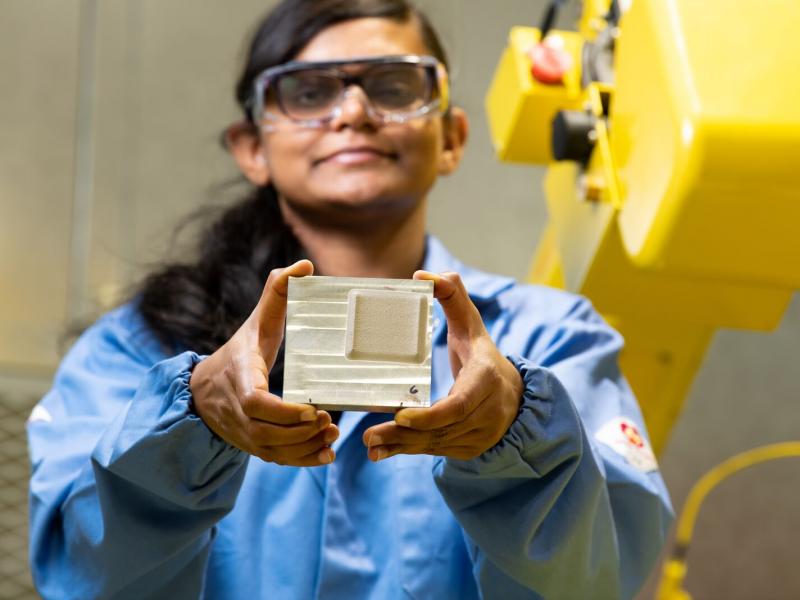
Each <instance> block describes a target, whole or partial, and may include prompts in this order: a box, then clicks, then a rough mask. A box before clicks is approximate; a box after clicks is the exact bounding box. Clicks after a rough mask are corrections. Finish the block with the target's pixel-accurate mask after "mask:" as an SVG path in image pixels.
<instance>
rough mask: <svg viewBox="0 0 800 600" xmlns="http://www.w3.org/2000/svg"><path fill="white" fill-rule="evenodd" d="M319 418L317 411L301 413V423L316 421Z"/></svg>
mask: <svg viewBox="0 0 800 600" xmlns="http://www.w3.org/2000/svg"><path fill="white" fill-rule="evenodd" d="M316 418H317V411H316V410H306V411H304V412H301V413H300V420H301V421H314V420H316Z"/></svg>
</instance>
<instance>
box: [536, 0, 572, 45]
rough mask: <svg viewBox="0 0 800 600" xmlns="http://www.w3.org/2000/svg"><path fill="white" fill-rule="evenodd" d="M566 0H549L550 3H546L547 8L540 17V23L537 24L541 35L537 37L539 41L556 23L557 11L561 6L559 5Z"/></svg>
mask: <svg viewBox="0 0 800 600" xmlns="http://www.w3.org/2000/svg"><path fill="white" fill-rule="evenodd" d="M565 1H566V0H550V4H548V5H547V8H546V9H545V11H544V17H542V23H541V25H539V31H540V32H541V36H540V37H539V41H540V42H541V41H543V40H544V38H545V36H546V35H547V34H548V33H549V32H550V30H551V29H552V28H553V25H555V24H556V19H557V18H558V11H559V9H560V8H561V5H562V4H564V2H565Z"/></svg>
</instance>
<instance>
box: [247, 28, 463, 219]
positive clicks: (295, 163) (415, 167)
mask: <svg viewBox="0 0 800 600" xmlns="http://www.w3.org/2000/svg"><path fill="white" fill-rule="evenodd" d="M399 54H418V55H425V54H430V50H428V48H426V47H425V44H424V42H423V40H422V36H421V33H420V28H419V25H418V24H417V21H416V19H411V20H410V21H409V22H407V23H398V22H396V21H392V20H389V19H379V18H369V19H357V20H352V21H346V22H343V23H339V24H336V25H333V26H331V27H328V28H327V29H324V30H323V31H322V32H320V33H319V34H317V35H316V36H315V37H314V38H313V39H312V40H311V42H309V44H308V45H307V46H305V47H304V48H303V50H302V51H301V52H300V53H299V54H298V55H297V56H296V57H295V58H296V60H303V61H322V60H342V59H348V58H354V57H372V56H385V55H399ZM365 101H366V98H365V97H364V96H363V94H362V93H361V91H360V90H359V93H353V94H348V95H347V96H346V98H345V100H344V101H343V104H342V107H341V109H342V110H341V112H340V115H339V116H338V117H336V118H334V119H333V120H332V121H331V122H330V123H328V124H327V126H325V127H322V128H319V129H308V128H302V127H300V126H296V125H294V124H293V123H286V124H285V125H283V124H282V126H281V127H280V128H279V129H278V130H277V131H272V132H269V133H266V132H265V133H262V136H261V144H260V148H259V149H258V151H260V152H261V154H262V155H263V157H264V161H263V164H264V167H265V169H266V172H267V176H268V177H269V180H270V181H271V182H272V183H273V184H274V185H275V187H276V188H277V190H278V192H279V194H280V196H281V197H282V199H283V200H284V201H285V202H288V203H289V204H290V205H292V207H293V208H295V209H296V210H300V211H302V212H304V213H306V214H308V213H309V212H310V213H312V214H316V215H321V216H325V217H327V218H331V219H334V220H335V219H336V218H337V217H339V218H344V219H348V218H352V219H354V220H356V221H357V220H359V219H358V218H357V215H358V216H369V215H370V214H372V215H373V216H374V215H375V214H383V215H385V214H387V212H398V211H400V212H404V211H408V210H411V209H412V208H413V207H414V206H416V205H417V203H418V202H419V201H420V200H421V199H423V198H424V197H425V196H426V195H427V193H428V190H429V189H430V188H431V187H432V186H433V184H434V182H435V180H436V178H437V176H438V175H439V174H447V173H449V172H450V171H452V170H454V169H455V167H456V166H457V163H458V159H459V158H460V156H461V151H462V147H463V142H464V138H465V136H466V121H465V120H464V117H463V113H462V112H460V111H458V110H457V109H456V112H457V117H456V118H455V119H454V121H455V122H456V124H455V125H451V124H448V125H447V126H445V122H444V119H443V118H442V117H441V116H440V115H437V116H434V117H429V118H424V117H423V118H417V119H412V120H410V121H408V122H406V123H402V124H397V123H391V124H383V123H380V122H378V121H375V120H373V119H372V118H371V117H370V116H369V115H368V114H367V111H366V107H365V106H364V102H365ZM454 129H457V131H453V130H454Z"/></svg>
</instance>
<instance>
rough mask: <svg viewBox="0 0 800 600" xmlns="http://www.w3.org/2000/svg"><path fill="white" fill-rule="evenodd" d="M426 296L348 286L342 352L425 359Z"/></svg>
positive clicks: (356, 355) (360, 356)
mask: <svg viewBox="0 0 800 600" xmlns="http://www.w3.org/2000/svg"><path fill="white" fill-rule="evenodd" d="M427 325H428V298H427V296H426V295H425V294H420V293H419V292H397V291H388V290H350V293H349V294H348V295H347V334H346V346H345V356H347V358H349V359H351V360H372V361H391V362H404V363H416V364H419V363H421V362H423V361H424V360H425V354H426V352H425V351H426V347H425V334H426V333H427Z"/></svg>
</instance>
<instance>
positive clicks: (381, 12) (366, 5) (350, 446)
mask: <svg viewBox="0 0 800 600" xmlns="http://www.w3.org/2000/svg"><path fill="white" fill-rule="evenodd" d="M431 57H433V58H431ZM237 97H238V100H239V102H240V104H241V106H242V108H243V112H244V115H245V118H244V120H243V121H242V122H241V123H239V124H236V125H234V126H232V127H230V128H229V129H228V130H227V132H226V135H225V139H226V143H227V146H228V148H229V149H230V152H231V153H232V155H233V156H234V158H235V160H236V161H237V163H238V165H239V166H240V168H241V170H242V172H243V174H244V175H245V176H246V177H247V178H248V179H249V180H250V181H251V182H252V183H253V184H254V188H255V192H254V195H253V196H252V197H251V198H249V199H247V200H245V201H244V202H242V203H241V204H239V205H237V206H235V207H233V208H231V209H230V210H229V211H228V212H227V213H226V214H224V215H223V216H222V218H221V219H220V221H219V222H218V223H216V224H215V225H214V226H212V228H211V229H210V230H209V231H208V233H207V234H206V238H205V241H204V245H203V246H202V247H201V249H200V256H199V259H198V261H197V263H196V264H194V265H188V266H187V265H173V266H170V267H167V268H165V269H164V270H163V271H161V272H159V273H156V274H154V275H152V276H151V277H150V278H149V279H148V280H147V281H146V282H145V284H144V286H143V289H142V292H141V294H139V295H138V296H137V297H136V298H134V299H133V300H132V301H131V302H129V303H128V304H126V305H124V306H122V307H120V308H119V309H117V310H115V311H113V312H112V313H110V314H108V315H106V316H105V317H104V318H102V319H101V320H100V321H99V322H98V323H96V324H95V325H94V326H93V327H92V328H91V329H89V330H88V331H87V332H86V333H85V334H84V335H83V336H82V338H81V339H80V340H79V341H78V342H77V343H76V344H75V346H74V347H73V348H72V349H71V351H70V352H69V354H68V355H67V357H66V358H65V359H64V362H63V364H62V366H61V368H60V369H59V372H58V374H57V376H56V380H55V383H54V387H53V389H52V390H51V391H50V392H49V393H48V395H47V396H46V397H45V398H44V399H43V400H42V402H41V403H40V404H39V406H38V407H37V408H36V410H35V411H34V413H33V415H32V417H31V420H30V423H29V435H30V444H31V454H32V462H33V469H34V472H33V477H32V482H31V557H32V564H33V572H34V577H35V580H36V583H37V586H38V589H39V591H40V593H41V594H42V595H43V596H44V597H45V598H81V599H86V598H101V597H102V598H137V599H140V598H168V597H169V598H198V597H207V598H237V599H238V598H303V599H305V598H315V597H323V598H400V597H406V596H410V597H414V598H459V599H463V598H478V597H487V598H618V597H631V596H633V595H634V594H635V592H636V590H637V589H638V588H639V587H640V585H641V583H642V581H643V580H644V578H645V576H646V575H647V572H648V570H649V568H650V566H651V565H652V563H653V561H654V560H655V557H656V556H657V554H658V552H659V549H660V546H661V544H662V541H663V538H664V534H665V531H666V528H667V526H668V523H669V518H670V509H669V505H668V500H667V496H666V491H665V489H664V487H663V483H662V481H661V479H660V477H659V475H658V473H657V471H656V470H655V465H654V464H646V463H643V462H642V461H638V462H637V461H636V460H632V459H631V455H629V454H626V452H624V451H622V450H620V446H619V444H616V443H612V442H613V440H611V441H609V439H608V436H607V435H606V437H603V436H602V435H600V434H601V433H602V432H606V431H608V426H609V423H611V424H613V423H617V422H623V423H625V426H626V427H628V429H633V430H634V431H635V430H636V427H638V428H639V431H642V423H641V417H640V414H639V411H638V408H637V407H636V403H635V400H634V399H633V397H632V396H631V393H630V390H629V388H628V386H627V385H626V383H625V381H624V379H623V378H622V377H621V376H620V374H619V372H618V369H617V366H616V355H617V353H618V351H619V349H620V347H621V340H620V337H619V336H618V335H617V334H616V333H615V332H614V331H613V330H611V329H609V328H608V327H607V326H606V325H605V324H604V322H603V321H602V319H601V318H600V317H599V316H597V315H596V314H595V312H594V311H593V310H592V308H591V306H590V305H589V304H588V303H587V302H586V301H585V300H583V299H581V298H578V297H574V296H571V295H568V294H565V293H561V292H556V291H553V290H547V289H543V288H535V287H532V286H520V285H517V284H515V283H514V282H513V281H511V280H508V279H506V278H502V277H498V276H494V275H488V274H484V273H480V272H478V271H475V270H473V269H469V268H468V267H465V266H463V265H461V264H460V263H458V262H457V261H456V260H455V259H454V258H452V257H451V256H450V255H449V254H448V253H447V251H446V250H445V249H444V248H443V246H442V245H441V244H440V243H439V242H438V241H437V240H435V239H434V238H433V237H430V236H426V235H425V206H426V198H427V194H428V191H429V190H430V189H431V187H432V186H433V184H434V182H435V180H436V178H437V177H438V176H439V175H447V174H449V173H451V172H452V171H454V170H455V169H456V167H457V166H458V163H459V160H460V158H461V155H462V151H463V147H464V143H465V140H466V136H467V120H466V117H465V115H464V113H463V112H462V111H461V110H460V109H458V108H457V107H450V106H448V97H447V82H446V58H445V56H444V53H443V51H442V49H441V46H440V44H439V42H438V41H437V38H436V34H435V32H434V31H433V29H432V28H431V26H430V24H429V23H428V21H427V20H426V19H425V18H424V16H423V15H422V14H421V13H420V12H418V11H417V10H416V9H414V8H413V7H411V6H410V5H408V4H407V2H406V1H405V0H285V1H284V2H282V3H281V4H280V5H279V6H278V7H277V8H276V9H275V10H274V11H273V12H272V13H271V14H270V15H269V16H268V17H267V19H266V20H265V21H264V22H263V23H262V24H261V26H260V28H259V29H258V31H257V33H256V35H255V37H254V39H253V42H252V45H251V47H250V53H249V56H248V59H247V63H246V66H245V69H244V73H243V75H242V77H241V80H240V82H239V84H238V87H237ZM304 257H306V258H307V259H310V260H307V259H306V258H304ZM298 259H301V260H298ZM286 265H290V266H286ZM280 267H285V268H280ZM420 267H422V269H420ZM313 270H316V272H317V273H321V274H325V275H341V276H364V277H370V276H373V277H395V278H408V277H412V276H413V277H416V278H423V279H431V280H433V281H434V295H435V296H436V298H437V299H438V305H437V306H436V314H437V316H438V318H439V321H440V322H439V324H438V325H437V326H436V328H435V331H434V338H433V344H434V347H433V381H432V390H431V393H432V397H433V398H440V400H439V401H438V402H436V404H435V405H434V406H433V407H431V408H429V409H405V410H401V411H398V412H397V413H396V414H395V415H386V414H373V413H343V414H341V415H338V414H330V413H327V412H325V411H316V410H315V409H313V407H309V406H307V405H302V406H301V405H293V404H289V403H283V402H282V401H281V400H280V398H279V396H278V394H279V393H280V390H281V387H282V385H281V363H282V358H281V353H282V351H281V341H282V337H283V327H284V318H285V311H286V288H287V280H288V277H289V276H308V275H311V273H312V271H313ZM457 273H458V274H457ZM459 274H460V276H459ZM267 275H268V277H267ZM265 279H266V284H265V285H264V283H263V282H264V280H265ZM262 286H263V289H262ZM445 324H446V327H445ZM445 331H446V334H445Z"/></svg>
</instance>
